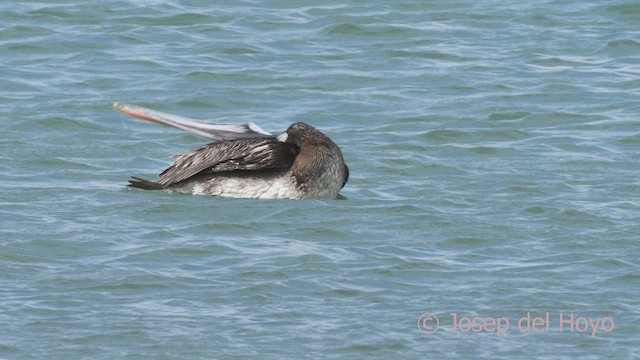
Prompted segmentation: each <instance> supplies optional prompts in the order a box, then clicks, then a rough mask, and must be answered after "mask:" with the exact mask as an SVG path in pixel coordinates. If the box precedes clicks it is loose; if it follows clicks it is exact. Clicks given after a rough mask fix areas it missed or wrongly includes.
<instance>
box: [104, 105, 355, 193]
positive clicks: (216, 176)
mask: <svg viewBox="0 0 640 360" xmlns="http://www.w3.org/2000/svg"><path fill="white" fill-rule="evenodd" d="M114 107H115V108H116V109H118V110H120V111H122V112H124V113H126V114H129V115H132V116H135V117H138V118H140V119H143V120H147V121H151V122H155V123H159V124H163V125H169V126H173V127H177V128H180V129H183V130H187V131H190V132H193V133H196V134H199V135H202V136H205V137H208V138H211V139H214V140H218V141H216V142H213V143H211V144H208V145H205V146H203V147H200V148H198V149H195V150H191V151H187V152H185V153H182V154H180V155H179V156H178V157H177V158H176V160H175V161H174V163H173V164H172V165H171V166H170V167H169V168H167V169H166V170H164V171H163V172H162V173H160V176H159V177H158V179H157V180H156V181H149V180H145V179H140V178H136V177H134V178H133V180H131V181H130V186H132V187H136V188H140V189H145V190H169V191H176V192H185V193H191V194H197V195H214V196H224V197H243V198H292V199H305V198H323V199H330V198H335V197H336V196H337V195H338V192H339V191H340V189H341V188H342V187H343V186H344V185H345V184H346V182H347V180H348V177H349V169H348V167H347V165H346V164H345V163H344V159H343V156H342V152H341V151H340V148H339V147H338V146H337V145H336V144H335V143H334V142H333V141H331V139H329V138H328V137H327V136H326V135H324V134H323V133H321V132H319V131H318V130H316V129H314V128H313V127H312V126H310V125H307V124H305V123H302V122H298V123H295V124H292V125H291V126H289V128H288V129H287V131H286V132H284V133H282V134H281V135H279V136H277V137H274V136H272V135H270V134H269V133H268V132H266V131H264V130H262V129H261V128H260V127H258V126H257V125H255V124H251V123H250V124H215V123H203V122H199V121H196V120H193V119H188V118H185V117H181V116H177V115H171V114H166V113H161V112H157V111H154V110H151V109H146V108H143V107H140V106H135V105H123V104H114Z"/></svg>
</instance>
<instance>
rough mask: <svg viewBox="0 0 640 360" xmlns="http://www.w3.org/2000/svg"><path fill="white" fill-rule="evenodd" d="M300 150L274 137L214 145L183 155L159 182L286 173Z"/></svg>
mask: <svg viewBox="0 0 640 360" xmlns="http://www.w3.org/2000/svg"><path fill="white" fill-rule="evenodd" d="M298 151H299V149H298V147H297V146H295V145H293V144H290V143H284V142H281V141H278V140H277V139H275V138H263V139H238V140H231V141H224V142H215V143H211V144H209V145H206V146H203V147H201V148H198V149H195V150H191V151H187V152H185V153H182V154H180V155H179V156H178V158H177V159H176V161H175V162H174V163H173V164H172V165H171V166H170V167H169V168H167V169H166V170H164V171H163V172H162V173H161V174H160V176H159V178H158V180H156V183H157V184H160V185H162V186H165V187H166V186H169V185H172V184H175V183H177V182H180V181H184V180H187V179H189V178H190V177H192V176H194V175H197V174H200V173H203V172H225V171H237V170H263V169H282V170H284V169H287V168H289V167H290V166H291V165H292V164H293V161H294V160H295V157H296V156H297V155H298Z"/></svg>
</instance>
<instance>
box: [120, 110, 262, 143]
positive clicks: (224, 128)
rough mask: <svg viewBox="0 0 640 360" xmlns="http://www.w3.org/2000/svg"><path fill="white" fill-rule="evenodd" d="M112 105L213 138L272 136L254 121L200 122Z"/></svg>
mask: <svg viewBox="0 0 640 360" xmlns="http://www.w3.org/2000/svg"><path fill="white" fill-rule="evenodd" d="M113 107H114V108H115V109H116V110H118V111H120V112H122V113H125V114H127V115H131V116H133V117H136V118H138V119H142V120H146V121H150V122H153V123H156V124H162V125H167V126H172V127H175V128H178V129H182V130H186V131H188V132H191V133H194V134H198V135H200V136H204V137H206V138H209V139H214V140H235V139H246V138H265V137H273V135H271V134H270V133H268V132H266V131H264V130H263V129H262V128H260V127H259V126H258V125H256V124H254V123H247V124H221V123H210V122H202V121H199V120H195V119H190V118H187V117H184V116H180V115H173V114H167V113H163V112H160V111H156V110H152V109H148V108H145V107H142V106H137V105H127V104H119V103H114V104H113Z"/></svg>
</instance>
